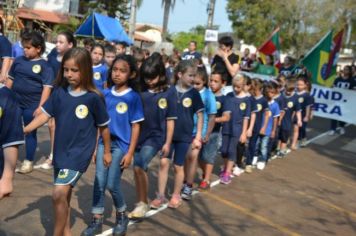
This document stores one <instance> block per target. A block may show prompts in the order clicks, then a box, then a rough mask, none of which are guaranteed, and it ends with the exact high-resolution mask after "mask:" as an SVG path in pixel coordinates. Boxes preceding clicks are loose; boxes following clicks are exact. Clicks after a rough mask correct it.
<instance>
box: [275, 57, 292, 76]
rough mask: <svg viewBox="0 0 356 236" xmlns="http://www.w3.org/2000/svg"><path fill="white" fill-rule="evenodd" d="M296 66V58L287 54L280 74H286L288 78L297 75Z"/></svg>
mask: <svg viewBox="0 0 356 236" xmlns="http://www.w3.org/2000/svg"><path fill="white" fill-rule="evenodd" d="M295 69H296V66H295V64H294V59H293V58H292V57H290V56H286V57H285V58H284V63H283V65H282V67H281V69H280V70H279V74H280V75H284V76H285V77H286V78H290V77H291V76H293V75H295V72H296V71H295Z"/></svg>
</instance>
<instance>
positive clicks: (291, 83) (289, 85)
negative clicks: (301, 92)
mask: <svg viewBox="0 0 356 236" xmlns="http://www.w3.org/2000/svg"><path fill="white" fill-rule="evenodd" d="M296 82H297V81H296V80H295V79H289V80H287V82H286V91H288V92H292V91H294V90H295V83H296Z"/></svg>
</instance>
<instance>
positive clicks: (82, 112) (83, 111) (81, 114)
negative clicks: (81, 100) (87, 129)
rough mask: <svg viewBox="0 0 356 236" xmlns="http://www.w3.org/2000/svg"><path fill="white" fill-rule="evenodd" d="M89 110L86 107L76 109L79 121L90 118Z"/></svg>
mask: <svg viewBox="0 0 356 236" xmlns="http://www.w3.org/2000/svg"><path fill="white" fill-rule="evenodd" d="M88 113H89V110H88V107H87V106H85V105H79V106H77V108H76V109H75V115H76V116H77V117H78V118H79V119H84V118H85V117H87V116H88Z"/></svg>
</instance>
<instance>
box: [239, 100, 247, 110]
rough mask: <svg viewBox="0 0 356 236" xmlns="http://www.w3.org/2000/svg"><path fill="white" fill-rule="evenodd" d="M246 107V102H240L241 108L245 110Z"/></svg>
mask: <svg viewBox="0 0 356 236" xmlns="http://www.w3.org/2000/svg"><path fill="white" fill-rule="evenodd" d="M245 109H246V103H244V102H243V103H241V104H240V110H241V111H244V110H245Z"/></svg>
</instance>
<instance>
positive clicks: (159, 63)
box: [140, 53, 168, 91]
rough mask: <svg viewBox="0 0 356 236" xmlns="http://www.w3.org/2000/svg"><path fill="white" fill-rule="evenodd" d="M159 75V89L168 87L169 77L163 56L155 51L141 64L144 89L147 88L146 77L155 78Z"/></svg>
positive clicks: (142, 86) (141, 78) (141, 80)
mask: <svg viewBox="0 0 356 236" xmlns="http://www.w3.org/2000/svg"><path fill="white" fill-rule="evenodd" d="M157 76H158V77H159V81H158V84H157V86H158V88H159V90H166V89H167V88H168V79H167V77H166V68H165V66H164V63H163V60H162V56H161V55H160V54H159V53H157V54H156V53H153V54H152V55H151V56H150V57H148V58H147V59H146V60H144V61H143V63H142V65H141V69H140V82H141V88H142V90H143V91H144V90H147V85H146V83H145V79H155V78H156V77H157Z"/></svg>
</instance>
